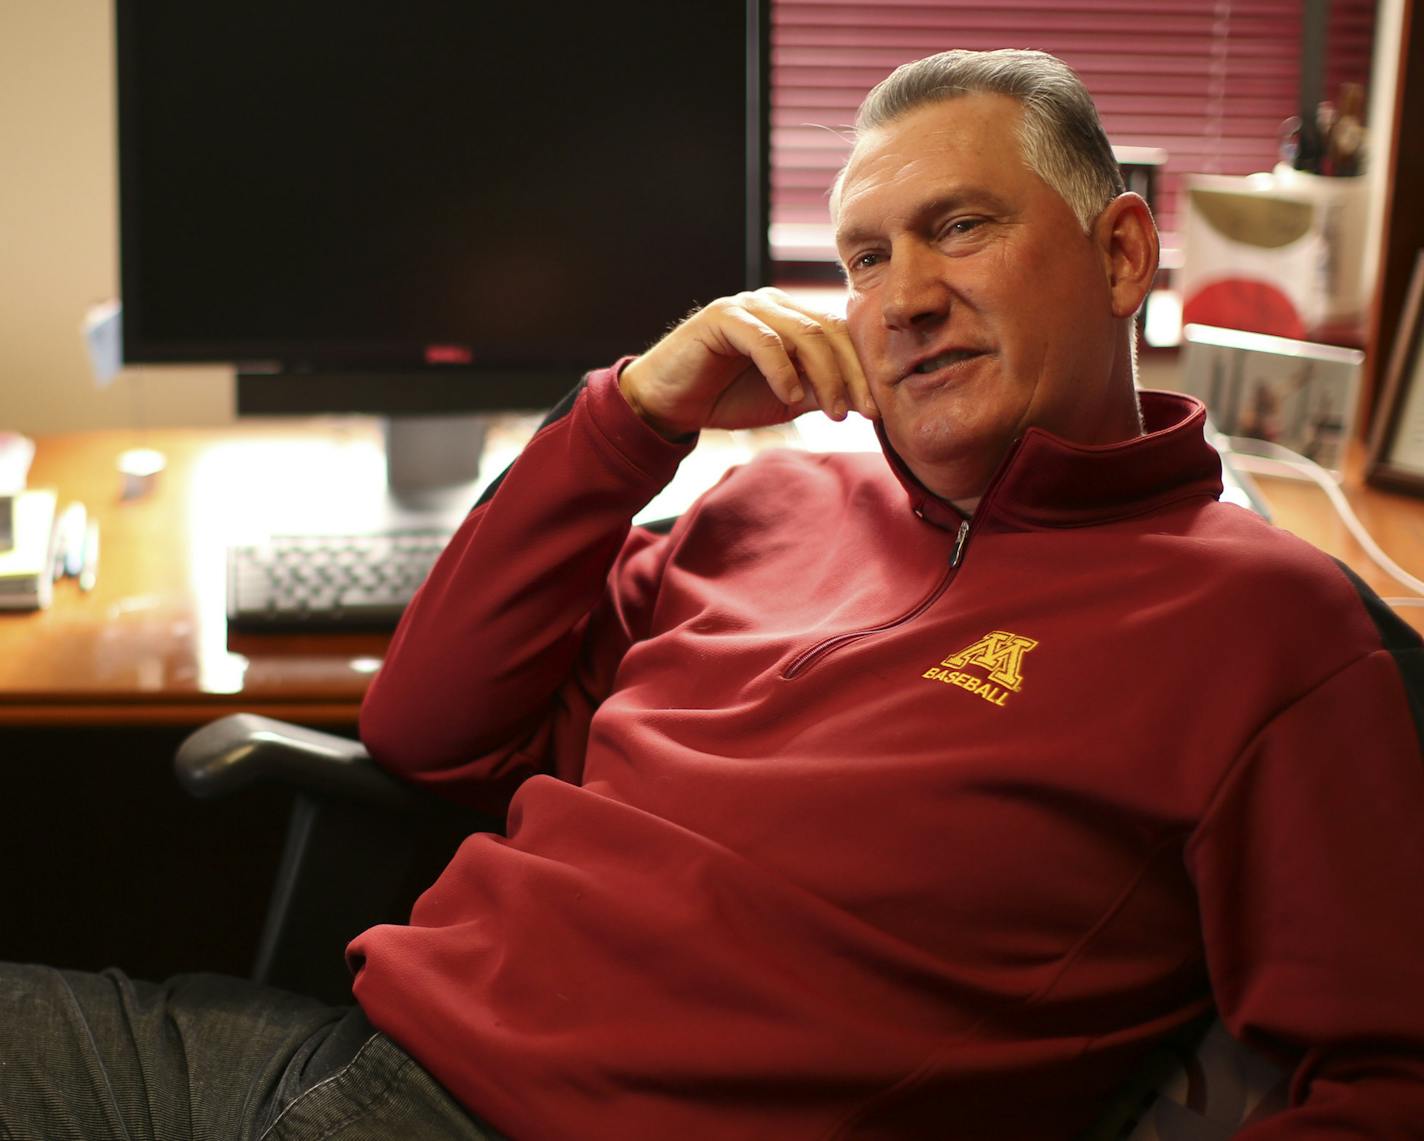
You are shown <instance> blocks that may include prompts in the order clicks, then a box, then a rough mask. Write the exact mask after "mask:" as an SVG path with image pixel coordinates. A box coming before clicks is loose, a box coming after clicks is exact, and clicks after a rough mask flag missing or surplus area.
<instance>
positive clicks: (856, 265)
mask: <svg viewBox="0 0 1424 1141" xmlns="http://www.w3.org/2000/svg"><path fill="white" fill-rule="evenodd" d="M882 260H883V259H882V258H881V256H880V255H879V254H856V256H855V257H853V258H851V259H850V268H851V269H853V270H855V269H870V268H871V267H872V266H877V265H879V264H880V262H881V261H882Z"/></svg>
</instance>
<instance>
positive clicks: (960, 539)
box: [781, 519, 969, 681]
mask: <svg viewBox="0 0 1424 1141" xmlns="http://www.w3.org/2000/svg"><path fill="white" fill-rule="evenodd" d="M968 541H969V520H968V519H965V520H963V521H962V522H961V523H960V524H959V532H958V534H956V535H955V536H954V547H953V549H952V550H951V551H950V553H949V566H948V567H946V568H945V571H944V574H943V575H942V576H941V577H940V580H939V582H937V583H936V584H935V587H934V589H933V590H931V591H930V592H929V594H927V595H926V596H925V597H924V598H923V599H921V600H920V601H919V603H917V604H916V605H915V606H914V607H913V608H912V609H910V610H908V611H906V612H905V613H904V614H901V615H900V616H899V617H898V618H893V619H891V620H890V621H889V622H882V623H881V624H880V625H879V626H868V627H866V628H865V629H863V630H850V631H848V632H846V633H844V634H833V635H832V636H831V637H829V638H823V639H822V640H821V641H819V642H817V643H816V644H815V645H814V646H812V647H811V648H810V649H808V650H803V651H802V652H801V653H799V654H797V655H796V657H795V658H793V659H792V661H791V664H790V665H788V666H787V667H786V669H784V670H783V671H782V673H781V677H782V679H783V680H784V681H791V680H792V679H793V678H795V677H798V676H800V675H801V674H803V673H805V672H806V671H807V670H808V669H810V668H811V667H812V666H814V665H815V664H816V663H817V662H819V661H820V660H821V659H822V658H824V657H826V656H827V655H828V654H833V653H835V652H836V651H837V650H839V649H840V648H841V647H843V646H848V645H850V643H852V642H858V641H859V640H860V639H861V638H868V637H870V636H871V635H872V634H883V633H885V631H887V630H893V629H895V627H897V626H903V625H905V623H907V622H913V621H914V620H915V619H916V618H918V617H919V616H920V615H921V614H923V613H924V612H925V611H926V610H928V609H929V608H930V607H931V606H933V605H934V604H935V603H936V602H938V601H939V598H940V595H942V594H943V593H944V592H945V591H946V590H948V589H949V584H950V582H952V581H953V579H954V575H955V572H956V571H958V570H959V564H960V563H961V562H962V561H963V560H964V545H965V543H967V542H968Z"/></svg>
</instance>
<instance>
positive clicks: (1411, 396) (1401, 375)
mask: <svg viewBox="0 0 1424 1141" xmlns="http://www.w3.org/2000/svg"><path fill="white" fill-rule="evenodd" d="M1421 309H1424V250H1420V251H1419V253H1418V254H1417V255H1416V256H1415V259H1414V275H1413V277H1411V278H1410V281H1409V293H1408V294H1407V295H1406V296H1405V299H1404V310H1403V312H1402V313H1401V314H1400V321H1399V332H1398V333H1397V334H1396V335H1395V338H1394V349H1393V351H1392V352H1391V353H1390V356H1389V371H1388V372H1386V373H1385V381H1384V392H1383V394H1382V395H1381V397H1380V403H1379V411H1378V412H1377V413H1376V414H1375V423H1374V430H1373V431H1372V432H1371V433H1370V446H1369V452H1368V455H1367V458H1366V460H1365V479H1366V480H1367V481H1368V482H1369V483H1372V484H1375V485H1376V486H1378V487H1388V488H1392V489H1394V490H1396V491H1411V492H1414V493H1415V494H1416V495H1424V351H1421V350H1424V316H1421Z"/></svg>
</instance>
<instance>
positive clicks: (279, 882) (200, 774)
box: [175, 713, 503, 1003]
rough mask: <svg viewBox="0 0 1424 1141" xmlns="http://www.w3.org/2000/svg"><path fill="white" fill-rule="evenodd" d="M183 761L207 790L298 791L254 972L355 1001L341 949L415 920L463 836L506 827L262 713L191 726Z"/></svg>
mask: <svg viewBox="0 0 1424 1141" xmlns="http://www.w3.org/2000/svg"><path fill="white" fill-rule="evenodd" d="M175 768H176V770H177V774H178V780H179V782H180V783H181V784H182V785H183V787H184V788H185V789H187V791H188V792H189V793H191V794H192V795H193V796H195V797H197V798H199V799H202V800H208V799H214V798H219V797H226V796H230V795H232V794H234V793H237V792H239V791H241V790H242V789H246V788H251V787H256V786H258V785H268V784H275V785H280V786H283V787H286V788H290V789H291V790H292V791H293V793H294V797H293V801H292V810H291V816H290V818H289V820H288V823H287V834H286V839H285V842H284V845H283V849H282V854H281V859H280V862H279V864H278V866H277V874H276V881H275V883H274V884H273V887H272V892H271V895H270V896H269V899H268V905H267V914H266V917H265V919H264V922H263V926H262V931H261V934H260V936H259V938H258V944H257V954H256V959H255V962H254V964H253V968H252V978H253V979H255V980H256V981H258V982H261V983H267V984H269V985H271V986H276V987H281V988H283V989H285V990H292V991H297V992H299V993H302V994H309V995H313V996H314V997H316V998H320V999H323V1000H325V1001H327V1002H332V1003H341V1002H349V1001H351V977H350V975H349V974H348V973H347V971H346V966H345V963H344V961H343V959H342V954H341V951H342V948H343V947H345V945H346V944H347V943H348V942H349V941H350V940H351V939H352V938H354V937H355V936H356V935H358V934H360V933H361V932H362V931H364V930H366V929H367V928H368V927H372V926H374V925H375V924H377V923H404V922H406V921H407V920H408V919H409V917H410V908H411V905H412V904H413V903H414V902H415V898H416V896H417V895H419V894H420V892H422V891H423V890H424V889H425V888H427V887H429V886H430V884H432V883H434V882H435V878H436V876H438V875H439V874H440V872H441V871H442V870H443V869H444V867H445V865H446V864H447V863H449V861H450V857H451V856H452V855H453V854H454V852H455V849H456V848H457V847H458V846H459V843H460V841H461V840H463V839H464V838H465V837H466V836H468V835H469V834H470V833H471V832H477V831H498V830H500V829H501V828H502V827H503V821H501V820H498V819H492V818H490V817H485V816H479V815H477V814H475V813H473V812H470V811H469V810H467V809H462V808H459V807H458V806H455V805H452V804H450V803H448V802H446V801H443V800H440V799H439V798H437V797H435V796H433V795H432V794H430V793H426V792H423V791H422V790H420V789H417V788H415V787H413V786H411V785H408V784H404V783H402V782H401V781H398V780H396V779H395V778H394V777H391V776H388V775H387V774H386V773H385V772H383V771H382V770H381V769H380V768H378V767H377V766H376V764H375V762H373V761H372V760H371V758H370V756H369V755H368V754H367V752H366V750H365V749H364V748H363V747H362V746H361V744H360V743H359V742H357V741H353V740H350V739H348V738H346V737H338V736H335V735H333V734H331V733H322V732H319V731H317V730H315V729H305V728H302V727H301V726H298V725H291V724H288V723H286V722H283V721H274V720H273V719H272V718H270V717H259V716H257V715H255V714H251V713H237V714H233V715H232V716H229V717H224V718H222V719H221V720H219V721H215V722H213V723H212V724H210V725H206V726H204V727H203V728H201V729H199V730H197V731H196V732H195V733H193V734H192V735H190V736H189V737H188V738H187V739H186V740H185V741H184V742H183V744H182V745H181V746H180V747H179V750H178V754H177V757H176V759H175Z"/></svg>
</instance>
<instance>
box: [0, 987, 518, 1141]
mask: <svg viewBox="0 0 1424 1141" xmlns="http://www.w3.org/2000/svg"><path fill="white" fill-rule="evenodd" d="M395 1137H399V1138H401V1139H402V1141H407V1139H425V1138H430V1139H432V1141H433V1139H436V1138H440V1139H445V1138H462V1139H468V1141H490V1139H492V1138H497V1137H498V1135H497V1134H495V1133H494V1132H493V1131H492V1130H489V1129H487V1128H482V1127H481V1126H479V1125H477V1124H476V1123H475V1122H474V1121H473V1120H472V1119H471V1118H470V1116H469V1115H468V1114H466V1113H465V1112H464V1111H463V1110H462V1109H461V1108H460V1107H459V1106H458V1105H456V1104H455V1102H454V1101H453V1100H452V1099H451V1097H450V1095H449V1094H447V1093H446V1092H445V1091H444V1090H443V1089H442V1088H441V1087H440V1086H439V1084H438V1083H436V1081H435V1080H434V1079H433V1078H432V1077H431V1076H430V1075H429V1074H428V1073H427V1072H426V1071H425V1070H424V1069H423V1068H422V1067H421V1066H419V1065H418V1064H416V1063H415V1062H414V1061H413V1060H412V1059H411V1058H410V1056H409V1055H407V1054H406V1053H405V1052H404V1051H403V1050H401V1049H400V1047H398V1046H397V1045H396V1044H395V1043H394V1042H392V1041H391V1040H390V1039H389V1038H387V1037H385V1035H383V1034H380V1033H378V1032H376V1031H375V1030H374V1029H373V1028H372V1027H371V1025H370V1024H369V1023H368V1022H367V1021H366V1019H365V1017H364V1016H363V1015H362V1014H361V1011H360V1008H359V1007H330V1006H325V1005H323V1004H321V1003H319V1002H316V1001H314V1000H312V999H308V998H302V997H300V996H298V995H292V994H287V993H286V992H284V991H278V990H272V989H270V988H266V987H261V986H258V985H256V984H254V983H250V982H246V981H243V980H241V979H231V978H224V977H221V976H217V975H183V976H179V977H177V978H174V979H171V980H169V981H168V982H166V983H163V984H152V983H142V982H137V981H134V980H131V979H128V978H126V977H125V976H123V975H121V974H119V973H118V972H116V971H106V972H104V973H103V974H98V975H93V974H83V973H80V972H76V971H59V970H54V969H52V968H49V967H34V966H12V965H8V964H0V1138H4V1139H5V1141H68V1139H71V1138H72V1139H73V1141H106V1139H108V1138H115V1139H118V1138H123V1139H124V1141H248V1139H251V1141H256V1139H257V1138H263V1139H265V1141H279V1139H280V1141H316V1139H317V1138H332V1139H339V1141H367V1139H370V1141H375V1139H376V1138H382V1139H385V1138H395Z"/></svg>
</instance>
